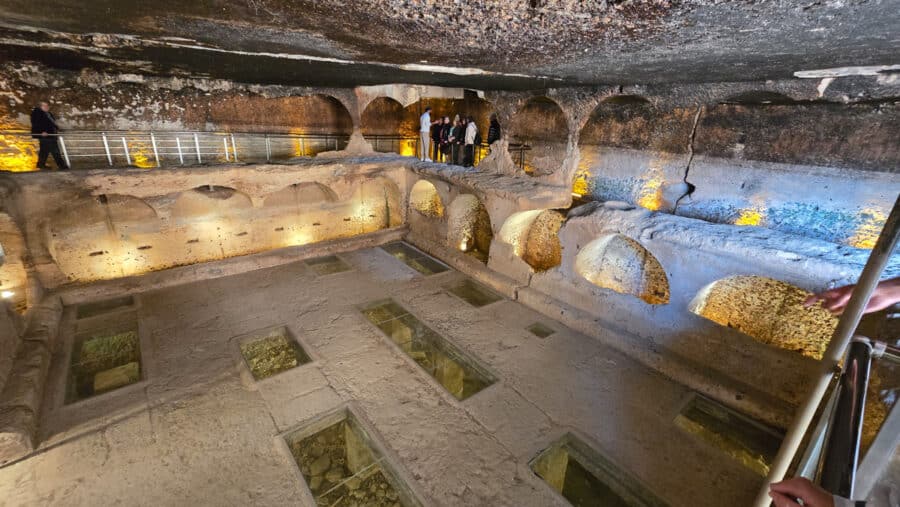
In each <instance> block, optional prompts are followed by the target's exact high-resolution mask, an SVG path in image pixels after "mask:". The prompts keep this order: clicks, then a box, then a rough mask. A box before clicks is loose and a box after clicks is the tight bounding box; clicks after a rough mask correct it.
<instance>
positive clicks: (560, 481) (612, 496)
mask: <svg viewBox="0 0 900 507" xmlns="http://www.w3.org/2000/svg"><path fill="white" fill-rule="evenodd" d="M530 465H531V470H532V471H534V473H535V474H537V476H538V477H540V478H541V479H543V480H544V482H546V483H547V484H549V485H550V487H552V488H553V489H554V490H555V491H556V492H557V493H559V494H560V495H562V496H563V498H565V499H566V500H568V501H569V503H570V504H572V505H574V506H575V507H594V506H597V505H602V506H603V507H663V506H665V505H666V504H665V503H664V502H663V501H662V500H660V499H658V498H657V497H656V496H655V495H654V494H653V493H652V492H651V491H650V490H649V489H648V488H647V487H646V486H644V485H643V484H641V483H640V482H639V481H638V480H637V479H636V478H634V477H632V476H631V475H630V474H629V473H627V472H626V471H624V470H622V469H620V468H618V467H617V466H616V465H614V464H613V463H612V462H611V461H610V460H608V459H607V458H605V457H603V456H602V455H601V454H600V453H598V452H597V451H595V450H594V449H592V448H591V447H590V446H588V445H587V444H585V443H584V442H582V441H581V440H579V439H578V438H577V437H576V436H574V435H572V434H567V435H565V436H563V437H562V438H561V439H559V440H558V441H556V442H554V443H553V444H552V445H551V446H550V447H548V448H547V449H545V450H543V451H542V452H541V453H540V454H539V455H538V456H537V457H535V458H534V459H533V460H531V463H530Z"/></svg>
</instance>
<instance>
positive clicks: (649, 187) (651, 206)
mask: <svg viewBox="0 0 900 507" xmlns="http://www.w3.org/2000/svg"><path fill="white" fill-rule="evenodd" d="M662 184H663V180H662V178H661V177H660V176H653V177H652V178H650V179H648V180H647V181H646V182H645V183H644V185H643V186H642V187H641V191H640V194H638V202H637V203H638V205H639V206H641V207H642V208H647V209H648V210H650V211H656V210H658V209H659V208H660V207H661V206H662Z"/></svg>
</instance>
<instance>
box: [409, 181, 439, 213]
mask: <svg viewBox="0 0 900 507" xmlns="http://www.w3.org/2000/svg"><path fill="white" fill-rule="evenodd" d="M409 207H410V208H412V209H413V210H415V211H418V212H419V213H421V214H423V215H425V216H427V217H434V218H440V217H442V216H444V203H443V201H441V196H440V195H439V194H438V191H437V188H435V186H434V184H433V183H431V182H430V181H427V180H419V181H417V182H416V184H415V185H413V187H412V190H410V192H409Z"/></svg>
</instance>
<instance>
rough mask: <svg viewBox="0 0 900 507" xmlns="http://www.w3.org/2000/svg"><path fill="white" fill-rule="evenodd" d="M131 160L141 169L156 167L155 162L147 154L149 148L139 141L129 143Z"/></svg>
mask: <svg viewBox="0 0 900 507" xmlns="http://www.w3.org/2000/svg"><path fill="white" fill-rule="evenodd" d="M131 148H132V149H131V162H132V163H133V164H134V165H135V166H137V167H140V168H141V169H149V168H151V167H156V162H154V161H153V160H151V158H150V156H149V154H150V150H148V148H147V147H146V146H143V145H141V144H140V143H137V144H132V145H131Z"/></svg>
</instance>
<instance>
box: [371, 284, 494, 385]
mask: <svg viewBox="0 0 900 507" xmlns="http://www.w3.org/2000/svg"><path fill="white" fill-rule="evenodd" d="M361 311H362V313H363V315H365V316H366V318H367V319H369V321H370V322H372V323H373V324H375V325H376V326H377V327H378V329H380V330H381V331H382V332H383V333H384V334H385V335H386V336H387V337H388V338H390V339H391V341H393V342H394V343H396V344H397V345H398V346H399V347H400V349H401V350H402V351H403V352H404V353H405V354H406V355H408V356H409V357H410V358H411V359H412V360H413V361H415V362H416V364H418V365H419V366H420V367H421V368H422V369H423V370H425V372H426V373H428V374H429V375H431V377H432V378H434V379H435V380H437V381H438V383H439V384H441V386H443V387H444V389H446V390H447V391H448V392H449V393H450V394H452V395H453V396H454V397H455V398H456V399H458V400H460V401H462V400H464V399H466V398H468V397H470V396H472V395H473V394H475V393H477V392H479V391H481V390H482V389H484V388H485V387H487V386H489V385H491V384H493V383H494V382H495V381H496V379H495V378H494V377H493V376H492V375H491V374H489V373H487V372H486V371H484V370H483V369H482V368H481V367H479V366H477V365H476V363H475V362H474V361H473V360H471V359H469V358H468V357H467V356H466V355H465V354H464V353H463V352H462V351H460V350H459V349H457V348H456V347H455V346H454V345H453V344H451V343H450V342H449V341H448V340H447V339H446V338H444V337H443V336H441V335H439V334H438V333H436V332H434V331H432V330H431V329H430V328H429V327H428V326H426V325H425V324H424V323H423V322H422V321H420V320H419V319H418V318H416V316H415V315H412V314H410V313H408V312H407V311H406V310H404V309H403V308H402V307H401V306H400V305H398V304H397V303H396V302H394V301H393V300H390V299H388V300H383V301H377V302H374V303H370V304H369V305H366V306H365V307H363V308H361ZM388 317H389V318H388Z"/></svg>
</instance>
